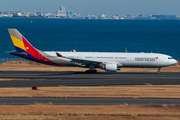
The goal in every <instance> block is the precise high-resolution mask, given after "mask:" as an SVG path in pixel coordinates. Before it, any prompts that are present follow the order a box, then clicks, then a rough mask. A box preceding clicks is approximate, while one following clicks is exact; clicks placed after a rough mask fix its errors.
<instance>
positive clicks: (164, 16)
mask: <svg viewBox="0 0 180 120" xmlns="http://www.w3.org/2000/svg"><path fill="white" fill-rule="evenodd" d="M152 17H155V18H156V19H158V20H170V19H171V20H175V19H176V15H152Z"/></svg>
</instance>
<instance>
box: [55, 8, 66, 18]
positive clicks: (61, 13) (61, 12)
mask: <svg viewBox="0 0 180 120" xmlns="http://www.w3.org/2000/svg"><path fill="white" fill-rule="evenodd" d="M56 16H57V17H58V18H65V17H66V11H65V7H64V6H61V7H60V10H58V11H57V12H56Z"/></svg>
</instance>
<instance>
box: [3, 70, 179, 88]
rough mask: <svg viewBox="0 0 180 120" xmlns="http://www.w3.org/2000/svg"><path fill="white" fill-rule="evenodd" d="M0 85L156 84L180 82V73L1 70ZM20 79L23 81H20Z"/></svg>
mask: <svg viewBox="0 0 180 120" xmlns="http://www.w3.org/2000/svg"><path fill="white" fill-rule="evenodd" d="M3 78H5V79H15V80H17V81H1V82H0V87H9V86H14V87H28V86H58V85H65V86H100V85H143V84H146V83H149V84H154V85H166V84H171V85H172V84H180V73H161V74H157V73H152V72H136V73H135V72H117V73H112V74H110V73H105V72H98V73H97V74H85V73H84V72H59V71H55V72H54V71H50V72H49V71H0V79H3ZM19 79H21V80H23V81H18V80H19Z"/></svg>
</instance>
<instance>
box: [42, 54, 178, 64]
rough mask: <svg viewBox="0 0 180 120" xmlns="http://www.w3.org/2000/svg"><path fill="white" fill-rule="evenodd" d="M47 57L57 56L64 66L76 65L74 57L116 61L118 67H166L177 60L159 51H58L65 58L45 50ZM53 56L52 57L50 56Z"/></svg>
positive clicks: (108, 61) (104, 61) (84, 59)
mask: <svg viewBox="0 0 180 120" xmlns="http://www.w3.org/2000/svg"><path fill="white" fill-rule="evenodd" d="M45 53H46V54H48V55H49V57H48V56H47V58H49V59H50V60H51V59H54V57H55V58H57V59H58V60H60V61H61V62H59V63H58V64H60V65H64V66H74V65H76V63H74V62H72V60H71V59H70V58H72V59H79V60H83V61H97V62H102V63H104V64H106V63H115V64H117V66H118V67H166V66H170V65H173V64H175V63H176V62H177V61H176V60H175V59H172V57H171V56H168V55H165V54H159V53H118V52H117V53H116V52H58V53H60V54H61V55H62V56H64V57H65V58H61V57H57V55H56V52H45ZM50 56H51V57H50Z"/></svg>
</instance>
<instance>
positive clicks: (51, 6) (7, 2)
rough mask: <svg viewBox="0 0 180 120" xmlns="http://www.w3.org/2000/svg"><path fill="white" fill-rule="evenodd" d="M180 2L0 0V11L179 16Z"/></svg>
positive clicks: (175, 0)
mask: <svg viewBox="0 0 180 120" xmlns="http://www.w3.org/2000/svg"><path fill="white" fill-rule="evenodd" d="M179 5H180V0H51V1H50V0H1V4H0V10H1V11H8V10H22V11H26V12H32V13H36V12H38V11H41V10H43V11H44V12H54V11H57V10H59V9H60V6H65V7H66V10H72V11H74V13H77V14H81V15H88V14H91V15H92V14H94V15H100V14H106V11H107V14H111V15H112V14H130V13H131V14H134V15H135V14H136V15H138V14H145V15H152V14H166V15H169V14H171V15H180V7H179Z"/></svg>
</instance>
